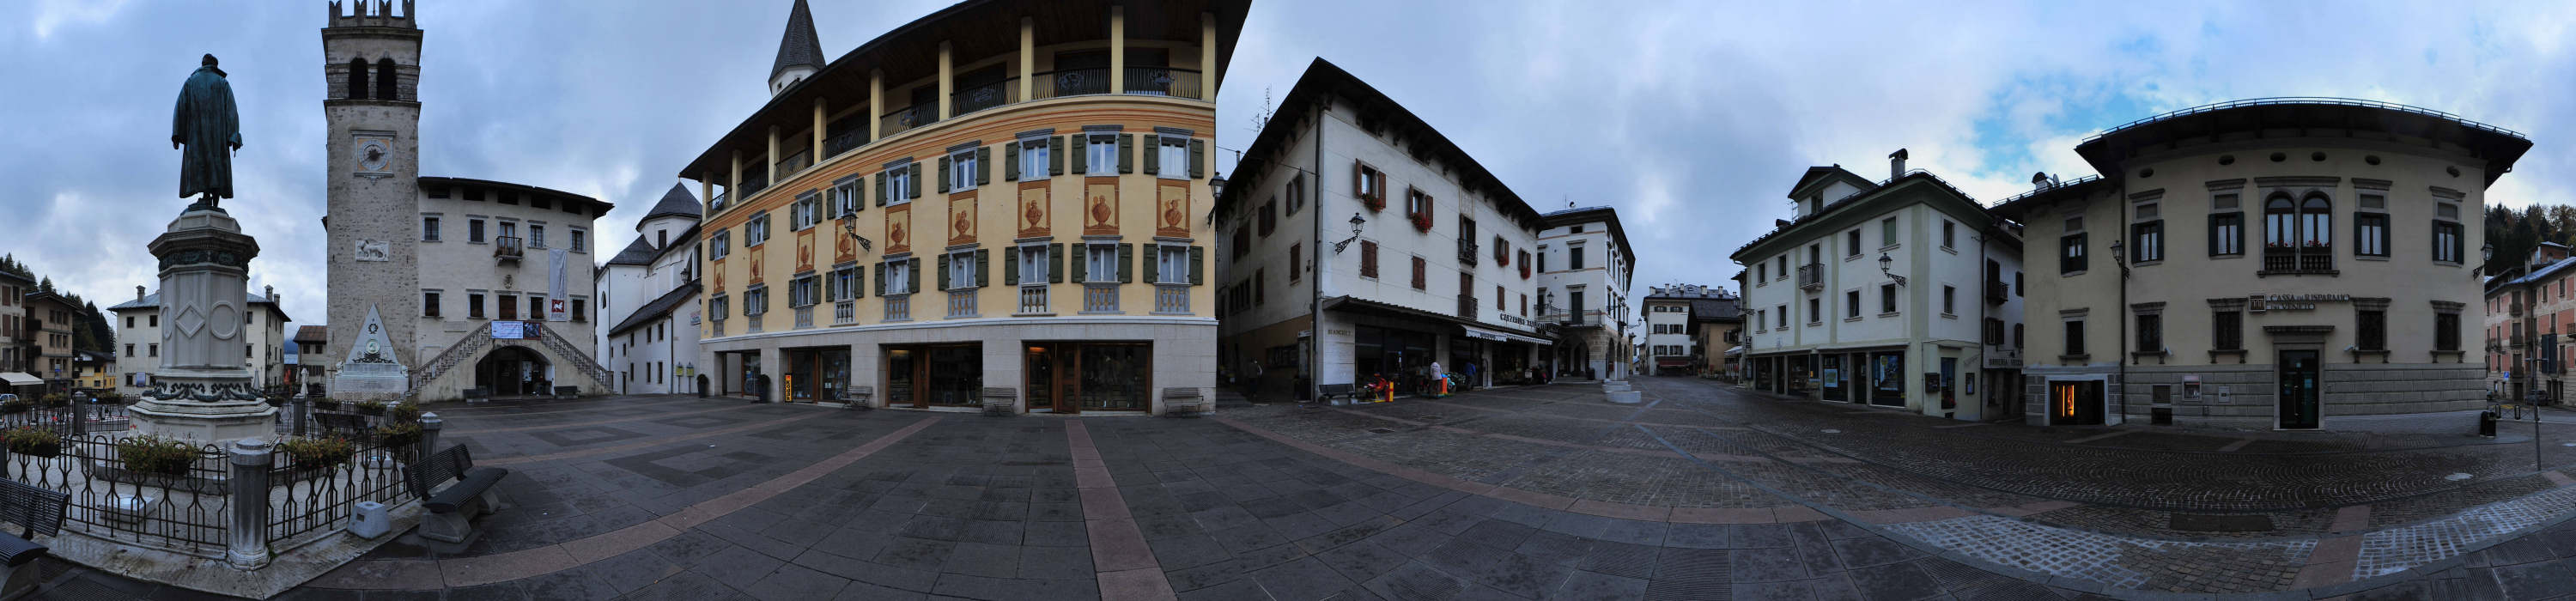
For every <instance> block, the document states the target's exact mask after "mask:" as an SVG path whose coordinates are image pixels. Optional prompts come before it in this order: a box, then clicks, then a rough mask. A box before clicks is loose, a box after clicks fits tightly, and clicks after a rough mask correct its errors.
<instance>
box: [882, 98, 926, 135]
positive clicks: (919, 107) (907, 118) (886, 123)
mask: <svg viewBox="0 0 2576 601" xmlns="http://www.w3.org/2000/svg"><path fill="white" fill-rule="evenodd" d="M937 122H939V105H936V104H916V105H912V106H907V107H903V108H899V109H895V110H894V111H893V112H889V113H886V114H884V115H882V116H879V117H877V134H878V135H880V136H885V137H892V136H894V135H895V134H899V133H903V132H907V131H912V128H916V127H921V126H924V125H929V124H932V123H937Z"/></svg>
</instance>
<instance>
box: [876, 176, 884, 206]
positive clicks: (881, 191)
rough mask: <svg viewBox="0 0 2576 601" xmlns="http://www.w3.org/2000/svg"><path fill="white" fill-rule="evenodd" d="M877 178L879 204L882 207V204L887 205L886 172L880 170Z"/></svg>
mask: <svg viewBox="0 0 2576 601" xmlns="http://www.w3.org/2000/svg"><path fill="white" fill-rule="evenodd" d="M876 180H877V183H876V187H877V206H880V207H882V206H885V201H886V196H885V173H884V172H878V173H877V177H876Z"/></svg>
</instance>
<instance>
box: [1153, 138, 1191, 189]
mask: <svg viewBox="0 0 2576 601" xmlns="http://www.w3.org/2000/svg"><path fill="white" fill-rule="evenodd" d="M1155 140H1156V143H1155V146H1157V148H1155V149H1154V151H1155V153H1156V155H1157V159H1158V160H1156V161H1155V165H1154V167H1155V169H1156V170H1157V171H1160V173H1155V174H1154V175H1155V176H1156V177H1160V178H1163V179H1189V178H1190V139H1189V138H1184V137H1180V136H1162V137H1159V138H1155Z"/></svg>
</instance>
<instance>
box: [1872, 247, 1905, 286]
mask: <svg viewBox="0 0 2576 601" xmlns="http://www.w3.org/2000/svg"><path fill="white" fill-rule="evenodd" d="M1895 265H1896V259H1894V258H1890V257H1888V256H1887V253H1878V274H1879V275H1883V276H1887V279H1889V280H1894V281H1895V282H1896V285H1898V286H1903V285H1905V276H1901V275H1896V272H1894V271H1891V269H1892V268H1893V267H1895Z"/></svg>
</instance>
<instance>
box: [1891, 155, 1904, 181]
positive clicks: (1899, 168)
mask: <svg viewBox="0 0 2576 601" xmlns="http://www.w3.org/2000/svg"><path fill="white" fill-rule="evenodd" d="M1905 157H1906V153H1905V149H1903V148H1899V149H1896V152H1894V153H1891V154H1889V155H1887V179H1896V178H1900V177H1905Z"/></svg>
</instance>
